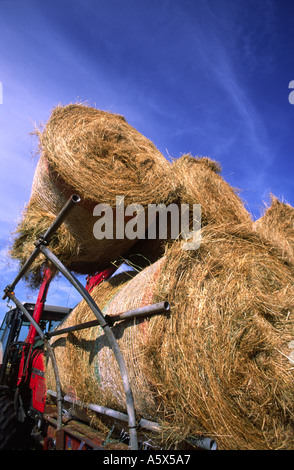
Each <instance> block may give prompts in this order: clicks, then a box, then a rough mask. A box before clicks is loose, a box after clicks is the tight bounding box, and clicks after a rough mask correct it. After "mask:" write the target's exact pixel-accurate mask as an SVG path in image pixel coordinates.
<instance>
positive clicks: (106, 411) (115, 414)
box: [47, 390, 161, 432]
mask: <svg viewBox="0 0 294 470" xmlns="http://www.w3.org/2000/svg"><path fill="white" fill-rule="evenodd" d="M47 394H48V395H51V396H53V397H56V392H54V391H53V390H47ZM63 401H65V402H67V403H72V404H73V405H78V406H80V407H81V408H87V409H88V410H92V411H95V413H99V414H102V415H105V416H109V417H110V418H114V419H118V420H119V421H123V422H125V423H127V422H128V415H127V414H126V413H122V412H121V411H117V410H113V409H112V408H107V407H106V406H101V405H95V404H93V403H84V402H83V401H81V400H75V399H74V398H73V397H71V396H69V395H65V396H64V397H63ZM138 426H139V427H140V428H144V429H147V430H148V431H153V432H161V427H160V425H159V424H158V423H156V422H154V421H149V420H148V419H144V418H141V419H140V421H139V422H138Z"/></svg>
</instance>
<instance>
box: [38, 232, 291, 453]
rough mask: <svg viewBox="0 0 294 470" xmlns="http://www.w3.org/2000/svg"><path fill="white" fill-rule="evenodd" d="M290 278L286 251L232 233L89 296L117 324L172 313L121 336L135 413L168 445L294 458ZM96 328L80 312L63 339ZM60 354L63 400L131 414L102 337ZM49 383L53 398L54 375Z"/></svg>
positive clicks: (58, 340) (175, 253) (94, 334)
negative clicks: (200, 442)
mask: <svg viewBox="0 0 294 470" xmlns="http://www.w3.org/2000/svg"><path fill="white" fill-rule="evenodd" d="M293 274H294V267H293V265H291V264H290V263H288V262H287V261H285V260H284V258H283V254H282V252H281V250H279V248H278V247H277V246H274V245H272V244H271V243H270V242H269V241H268V240H267V239H266V238H263V237H262V236H261V235H260V234H257V233H256V232H254V231H253V230H249V229H248V226H240V225H239V226H236V225H234V224H231V225H229V226H228V225H225V226H215V227H214V228H213V230H211V229H209V228H206V229H203V234H202V243H201V246H200V248H199V249H198V250H196V251H189V250H188V251H185V250H183V249H182V244H181V243H180V242H175V243H173V244H172V245H171V246H170V247H169V248H168V249H167V251H166V254H165V256H164V257H163V258H162V259H160V260H158V261H157V262H156V263H155V264H153V265H152V266H150V267H148V268H146V269H144V270H143V271H141V273H139V274H138V275H137V276H135V277H134V278H129V279H128V280H126V277H125V276H127V274H124V275H121V276H116V277H114V278H112V279H110V280H109V281H107V282H105V283H103V284H101V285H100V286H98V287H97V288H96V289H95V290H94V291H93V292H92V296H93V298H94V299H95V300H96V302H97V303H98V305H99V306H100V308H102V309H103V312H104V313H105V314H108V315H112V314H118V313H119V312H124V311H126V310H129V309H132V308H136V307H140V306H145V305H148V304H151V303H153V302H158V301H163V300H168V301H169V302H170V304H171V314H170V315H169V316H165V315H157V316H154V317H150V318H148V319H144V320H143V319H141V320H129V321H126V322H122V323H118V324H116V325H115V326H114V327H113V331H114V333H115V335H116V338H117V340H118V343H119V345H120V347H121V350H122V353H123V355H124V357H125V361H126V365H127V368H128V371H129V376H130V381H131V386H132V390H133V394H134V399H135V406H136V410H137V413H138V414H139V415H140V416H142V417H145V418H149V419H153V420H155V421H158V422H159V423H160V424H161V426H162V430H163V431H162V440H163V441H166V442H168V443H177V442H179V441H182V440H183V439H187V438H188V437H189V436H199V435H202V436H203V435H204V436H208V437H211V438H214V439H215V440H216V441H217V443H218V446H219V448H220V449H244V450H247V449H248V450H249V449H252V450H253V449H254V450H255V449H256V450H257V449H258V450H262V449H292V450H293V449H294V433H293V416H294V414H293V412H294V388H293V374H294V368H293V361H291V357H290V353H291V351H292V350H290V349H289V348H290V344H293V336H294V322H293V309H294V284H293ZM93 318H94V316H93V314H92V313H91V311H90V309H89V308H88V307H87V306H86V305H85V302H84V301H83V302H81V303H80V304H79V305H78V306H77V307H76V308H75V309H74V310H73V312H72V313H71V314H70V316H69V317H68V318H67V320H66V321H65V323H64V324H63V325H62V327H65V326H70V325H74V324H78V323H81V322H83V321H89V320H92V319H93ZM291 341H292V343H291ZM51 344H52V346H53V347H54V351H55V355H56V359H57V363H58V365H59V370H60V376H61V383H62V388H63V392H64V393H72V394H74V396H76V397H77V398H79V399H80V400H82V401H86V402H90V403H98V404H101V405H105V406H109V407H111V408H115V409H118V410H121V411H125V405H124V392H123V386H122V382H121V378H120V375H119V371H118V367H117V364H116V362H115V359H114V356H113V353H112V351H111V349H110V348H109V346H108V345H107V342H106V341H105V337H104V335H103V333H102V331H101V328H99V327H97V328H91V329H88V330H83V331H77V332H73V333H70V334H68V335H67V336H66V335H63V336H62V337H55V338H54V339H52V341H51ZM46 380H47V386H48V388H50V389H52V388H54V379H53V375H52V368H51V366H50V364H49V365H48V367H47V372H46Z"/></svg>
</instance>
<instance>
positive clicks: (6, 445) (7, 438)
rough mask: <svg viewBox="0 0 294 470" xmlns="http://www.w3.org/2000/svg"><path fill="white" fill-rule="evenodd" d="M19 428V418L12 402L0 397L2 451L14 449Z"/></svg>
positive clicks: (7, 398) (4, 396)
mask: <svg viewBox="0 0 294 470" xmlns="http://www.w3.org/2000/svg"><path fill="white" fill-rule="evenodd" d="M16 428H17V417H16V413H15V410H14V405H13V402H12V400H11V399H10V398H9V397H8V396H7V395H2V396H0V450H7V449H10V448H11V447H12V445H13V444H12V443H13V441H14V437H15V434H16Z"/></svg>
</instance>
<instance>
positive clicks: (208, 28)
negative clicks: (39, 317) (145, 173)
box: [0, 0, 294, 320]
mask: <svg viewBox="0 0 294 470" xmlns="http://www.w3.org/2000/svg"><path fill="white" fill-rule="evenodd" d="M293 18H294V3H293V1H289V0H279V1H277V0H255V1H251V0H161V1H155V0H148V1H147V0H140V1H138V0H136V1H135V0H124V1H118V0H71V1H69V0H58V1H56V0H50V1H49V0H42V1H41V0H0V82H1V84H2V93H3V103H2V104H0V165H1V167H0V168H1V171H0V197H1V199H0V201H1V202H0V251H1V258H0V286H1V288H0V292H2V289H4V287H5V286H6V285H7V284H8V283H9V282H11V280H12V279H13V278H14V277H15V275H16V272H17V266H16V265H15V263H12V262H10V261H9V259H7V256H6V252H7V246H8V244H9V238H10V236H11V235H10V234H11V232H12V231H13V230H14V228H15V226H16V223H17V219H18V218H19V217H20V214H21V210H22V208H23V206H24V204H25V203H26V202H27V201H28V199H29V196H30V189H31V184H32V178H33V174H34V169H35V166H36V162H37V160H36V157H35V153H36V147H37V142H36V140H35V138H34V137H32V136H31V135H30V132H31V131H32V130H33V128H34V125H35V123H41V122H45V121H46V120H47V119H48V117H49V114H50V111H51V110H52V108H53V107H54V106H56V105H57V104H59V103H62V104H68V103H70V102H75V101H85V102H88V103H89V104H90V105H92V106H95V107H97V108H100V109H103V110H107V111H111V112H117V113H120V114H123V115H124V116H125V117H126V119H127V121H128V122H129V123H130V124H131V125H132V126H134V127H135V128H136V129H138V130H139V131H140V132H141V133H142V134H144V135H145V136H146V137H148V138H149V139H150V140H152V141H153V142H154V144H155V145H156V146H157V147H158V149H159V150H160V151H161V152H162V153H163V154H164V155H165V156H166V157H167V158H169V156H171V157H179V156H180V155H181V154H184V153H192V154H193V155H207V156H210V157H211V158H213V159H215V160H218V161H219V162H220V163H221V165H222V168H223V173H222V175H223V177H224V178H225V179H226V180H227V181H228V182H229V183H230V184H231V185H232V186H234V187H238V188H240V189H241V190H242V193H241V195H242V197H243V199H244V200H245V201H246V203H247V206H248V209H249V210H250V212H251V213H252V215H253V217H254V218H258V217H259V216H260V213H261V211H262V208H263V206H264V202H268V201H269V194H270V193H273V194H275V195H276V196H278V197H280V198H282V199H284V200H285V201H287V202H288V203H290V204H292V205H294V189H293V184H292V175H293V170H294V159H293V151H294V132H293V125H294V106H293V105H292V104H290V103H289V99H288V97H289V93H290V91H291V90H290V89H289V88H288V86H289V83H290V81H291V80H294V60H293V56H294V54H293V52H294V50H293V49H294V28H293ZM16 295H17V296H18V297H19V298H20V299H21V300H22V301H24V300H27V299H28V300H30V301H32V299H34V298H35V293H32V292H30V291H28V290H27V289H26V288H25V286H24V285H23V284H20V285H19V287H18V288H17V291H16ZM1 297H2V296H1ZM78 300H79V297H77V296H76V295H75V293H74V292H73V290H72V289H70V288H69V286H68V285H67V283H66V282H65V281H63V280H62V279H61V280H58V281H56V282H55V283H54V285H53V286H52V289H51V291H50V294H49V298H48V302H50V303H59V304H61V305H67V306H73V305H75V303H76V302H77V301H78ZM5 308H6V302H3V301H0V320H1V317H2V316H3V313H4V311H5Z"/></svg>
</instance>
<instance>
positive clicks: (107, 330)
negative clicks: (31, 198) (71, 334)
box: [38, 244, 138, 450]
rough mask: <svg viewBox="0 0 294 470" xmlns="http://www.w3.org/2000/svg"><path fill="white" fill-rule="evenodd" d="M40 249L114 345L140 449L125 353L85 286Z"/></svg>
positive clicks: (134, 439)
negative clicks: (85, 305)
mask: <svg viewBox="0 0 294 470" xmlns="http://www.w3.org/2000/svg"><path fill="white" fill-rule="evenodd" d="M38 250H40V251H41V253H43V255H45V256H46V258H47V259H49V261H51V263H52V264H54V266H55V267H56V268H57V269H58V270H59V271H60V272H61V273H62V274H63V275H64V276H65V277H66V279H68V281H69V282H70V283H71V284H72V285H73V286H74V287H75V288H76V289H77V291H78V292H79V293H80V294H81V296H82V297H83V298H84V300H85V301H86V302H87V304H88V305H89V307H90V308H91V310H92V311H93V313H94V314H95V316H96V318H97V320H98V321H99V324H100V326H101V327H102V328H103V330H104V333H105V336H106V338H107V340H108V342H109V344H110V346H111V347H112V350H113V353H114V355H115V358H116V360H117V363H118V366H119V369H120V373H121V377H122V381H123V386H124V391H125V395H126V405H127V411H128V417H129V434H130V442H131V449H132V450H138V440H137V430H136V416H135V407H134V399H133V394H132V390H131V387H130V382H129V377H128V372H127V368H126V365H125V361H124V358H123V355H122V353H121V351H120V348H119V346H118V343H117V341H116V338H115V336H114V334H113V332H112V330H111V328H110V326H109V324H108V323H107V321H106V320H105V317H104V316H103V314H102V312H101V310H100V309H99V307H98V305H97V304H96V303H95V302H94V300H93V298H92V297H91V295H90V294H89V292H88V291H87V290H86V289H85V288H84V286H83V285H82V284H81V283H80V282H79V280H78V279H77V278H76V277H75V276H74V275H73V274H72V273H71V272H70V271H69V270H68V269H67V268H66V267H65V266H64V265H63V263H61V261H60V260H59V259H58V258H57V257H56V256H55V255H54V254H53V253H52V252H51V251H50V250H49V249H48V248H47V247H46V246H44V245H42V244H39V245H38Z"/></svg>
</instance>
